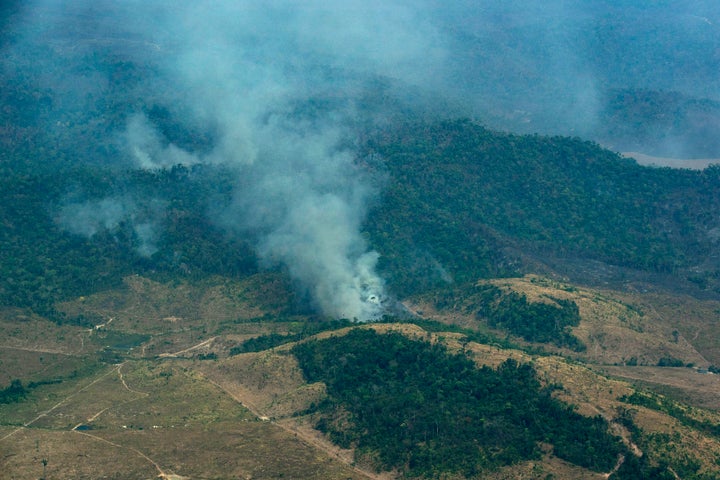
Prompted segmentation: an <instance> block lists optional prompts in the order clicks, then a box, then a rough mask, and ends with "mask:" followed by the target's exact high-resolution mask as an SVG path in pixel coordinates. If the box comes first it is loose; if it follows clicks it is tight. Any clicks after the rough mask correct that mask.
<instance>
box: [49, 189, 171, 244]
mask: <svg viewBox="0 0 720 480" xmlns="http://www.w3.org/2000/svg"><path fill="white" fill-rule="evenodd" d="M161 208H162V206H161V205H160V204H159V203H158V202H150V204H149V205H139V204H138V203H137V202H136V201H134V200H133V199H132V198H129V197H108V198H102V199H95V200H85V201H69V202H67V203H65V204H64V205H62V206H61V207H60V208H59V209H58V212H57V214H56V216H55V223H56V224H58V225H59V226H60V227H61V228H63V229H64V230H66V231H68V232H70V233H73V234H75V235H81V236H83V237H86V238H91V237H93V236H95V235H97V234H99V233H103V232H109V233H110V234H115V233H116V232H117V231H118V229H119V228H121V227H122V225H123V224H126V225H127V226H128V227H129V228H130V229H131V230H132V232H133V234H134V236H135V241H136V244H135V250H136V251H137V253H138V254H139V255H141V256H143V257H150V256H152V255H153V254H154V253H155V252H157V251H158V247H157V242H158V239H159V234H158V227H157V225H156V224H157V222H156V221H155V217H156V216H157V215H158V212H159V211H160V210H161Z"/></svg>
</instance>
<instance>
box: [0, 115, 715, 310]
mask: <svg viewBox="0 0 720 480" xmlns="http://www.w3.org/2000/svg"><path fill="white" fill-rule="evenodd" d="M365 145H366V146H365V150H364V155H363V156H361V157H360V158H362V162H363V165H364V166H365V167H364V168H366V169H368V170H370V171H373V172H375V173H374V175H376V176H378V177H382V178H384V179H385V180H384V181H383V186H382V188H381V193H380V196H379V197H378V198H377V199H376V200H375V202H374V204H373V208H372V210H371V211H370V213H369V215H368V217H367V219H366V222H365V225H364V230H365V232H366V235H367V237H368V239H369V243H370V246H371V247H372V248H374V249H376V250H377V251H378V252H379V253H380V255H381V257H380V269H381V271H382V273H383V275H384V276H385V277H386V279H387V280H388V284H389V287H390V289H391V290H392V292H394V293H395V294H398V295H406V294H409V293H419V292H421V291H425V290H427V289H430V288H435V287H439V286H444V285H447V284H449V283H464V282H470V281H475V280H477V279H478V278H488V277H496V276H504V275H515V274H518V273H526V272H531V271H532V268H533V266H532V264H528V263H527V262H525V261H524V257H528V256H530V257H534V258H540V259H542V258H543V256H545V255H550V256H552V257H554V258H559V259H560V261H561V262H562V259H563V258H573V259H576V258H580V259H586V260H593V261H600V262H605V263H607V264H611V265H618V266H623V267H628V268H633V269H637V270H640V271H646V272H650V273H663V274H670V275H676V276H677V277H678V278H682V279H687V278H690V279H691V280H692V281H694V282H695V283H696V284H697V285H698V286H700V287H701V288H703V289H705V290H706V291H714V290H716V289H717V281H718V264H717V262H718V259H717V257H716V256H715V255H714V253H713V252H714V250H715V248H716V246H717V241H718V238H720V236H719V235H718V232H720V216H719V215H718V214H717V213H718V212H719V211H720V192H719V191H718V185H720V168H717V167H711V168H708V169H706V170H703V171H690V170H671V169H662V168H648V167H641V166H639V165H637V164H636V163H634V162H633V161H632V160H628V159H623V158H621V157H620V156H618V155H617V154H615V153H612V152H610V151H607V150H604V149H602V148H600V147H599V146H598V145H596V144H594V143H591V142H587V141H582V140H579V139H575V138H566V137H544V136H536V135H512V134H506V133H499V132H494V131H492V130H488V129H487V128H485V127H483V126H481V125H479V124H477V123H475V122H472V121H469V120H457V121H446V122H440V123H429V124H428V123H422V124H406V125H404V126H402V127H398V128H397V129H395V130H389V131H387V132H385V133H383V134H382V135H380V134H375V135H372V136H368V137H367V141H366V142H365ZM9 158H10V159H9V160H8V162H7V163H5V164H4V165H3V173H4V176H3V178H2V180H1V181H2V188H1V189H0V195H1V196H2V198H1V199H0V200H1V202H0V208H2V219H3V224H4V228H3V229H2V232H0V242H1V243H2V245H1V246H2V253H1V254H0V255H2V259H3V261H2V268H3V276H2V280H0V298H2V301H3V303H5V304H11V305H18V306H31V307H35V308H39V309H40V310H43V309H44V310H45V311H48V310H50V309H51V305H52V303H53V302H54V301H57V300H59V299H62V298H68V297H69V296H72V295H83V294H87V293H89V292H92V291H97V290H98V289H103V288H108V287H110V286H112V285H117V284H118V282H119V279H120V278H121V277H122V276H123V275H127V274H131V273H148V274H154V275H171V276H172V275H180V276H192V277H196V278H197V277H201V276H203V275H210V274H228V275H240V276H242V275H245V274H248V273H252V272H255V271H257V265H256V263H257V261H256V259H255V257H254V254H253V252H252V248H251V246H250V245H251V242H250V240H251V239H250V238H238V237H237V236H233V235H230V234H228V232H227V231H224V230H223V229H222V228H221V227H220V226H219V225H218V224H217V223H215V222H213V221H211V220H210V219H209V218H208V212H209V210H210V209H211V208H213V206H215V207H216V206H217V205H222V204H223V202H228V201H229V198H230V196H229V192H230V190H231V188H232V179H231V177H230V176H229V172H227V171H224V170H223V169H222V168H220V167H215V166H195V167H190V168H186V167H180V166H178V167H175V168H172V169H168V170H160V171H155V172H151V171H136V170H129V169H125V170H123V169H118V168H110V167H102V166H95V167H92V168H91V167H85V168H77V167H74V168H69V167H68V168H64V169H61V170H60V172H61V173H62V174H61V175H58V174H56V173H54V172H52V171H50V170H45V169H42V168H41V169H38V171H37V172H35V173H30V172H27V171H24V169H22V168H19V169H17V170H15V169H14V168H13V160H12V158H11V157H9ZM368 159H369V160H368ZM105 198H126V199H131V201H132V202H133V205H134V210H135V211H136V212H137V211H139V212H141V215H146V216H147V219H146V220H147V221H149V222H150V221H151V222H154V224H156V226H157V228H156V230H157V235H156V238H155V239H154V243H155V244H154V248H155V251H153V252H152V253H151V254H150V255H147V254H146V255H140V254H139V253H138V247H139V246H140V243H141V239H139V238H138V234H137V231H136V230H134V229H133V226H132V225H131V223H132V222H136V223H137V222H138V221H139V220H143V218H137V215H138V214H137V213H136V214H135V217H134V218H129V217H128V218H125V219H124V221H122V222H119V223H117V224H112V225H108V226H106V228H100V229H98V231H97V232H94V233H93V235H92V236H91V237H89V238H86V237H85V236H82V235H78V234H76V233H72V232H68V231H67V229H64V228H63V227H62V226H61V225H59V224H58V220H57V219H58V215H59V212H60V211H61V209H62V207H63V205H64V204H65V203H67V202H70V201H73V200H74V199H82V200H83V201H101V200H102V199H105ZM157 205H161V206H162V208H157ZM138 206H139V207H140V208H137V207H138ZM691 267H692V270H691ZM579 280H581V281H582V278H580V279H579Z"/></svg>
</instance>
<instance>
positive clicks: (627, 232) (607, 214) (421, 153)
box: [367, 120, 720, 292]
mask: <svg viewBox="0 0 720 480" xmlns="http://www.w3.org/2000/svg"><path fill="white" fill-rule="evenodd" d="M368 149H369V151H370V152H372V153H373V154H375V155H377V156H379V157H380V158H382V159H383V162H382V165H383V167H384V168H386V169H387V172H388V174H389V176H390V178H392V181H391V182H389V184H388V185H387V188H386V190H385V192H384V194H383V200H382V202H380V203H379V205H378V207H377V208H376V209H375V210H374V211H373V213H372V214H371V216H370V218H369V220H368V227H367V228H368V232H369V233H370V235H371V238H372V241H373V244H374V245H375V246H376V248H378V249H379V251H380V252H382V254H383V259H382V261H383V264H382V265H383V266H384V268H386V269H387V271H388V273H389V276H390V277H391V278H392V279H393V284H394V285H396V286H398V288H400V290H401V291H403V292H412V291H418V290H422V289H424V288H427V287H428V286H430V285H440V284H443V283H447V282H448V281H450V280H453V281H456V282H464V281H470V280H473V279H476V278H478V277H480V276H492V275H495V276H497V275H505V274H514V273H517V272H518V271H519V270H520V271H522V270H525V271H527V270H528V269H529V268H531V267H528V266H527V265H524V264H523V261H522V256H523V254H530V255H531V256H533V255H534V256H535V257H539V258H542V257H543V256H545V255H550V256H553V257H558V258H584V259H588V260H595V261H600V262H605V263H608V264H612V265H618V266H623V267H629V268H633V269H638V270H642V271H647V272H659V273H671V274H680V275H683V272H685V270H686V269H687V268H688V267H690V266H694V267H697V266H700V268H699V271H700V275H701V276H702V282H703V284H704V286H707V283H710V284H712V283H713V282H714V281H715V280H716V278H717V258H716V257H715V255H714V254H713V252H714V250H715V247H716V242H717V235H716V234H717V232H718V231H719V230H718V227H719V226H720V225H719V224H718V215H717V212H718V211H720V192H719V191H718V185H720V168H717V167H710V168H708V169H706V170H703V171H690V170H671V169H667V168H648V167H642V166H639V165H638V164H636V163H635V162H634V161H633V160H630V159H625V158H622V157H620V156H619V155H618V154H616V153H613V152H610V151H608V150H605V149H603V148H601V147H600V146H598V145H597V144H595V143H592V142H588V141H584V140H581V139H577V138H568V137H545V136H538V135H514V134H507V133H499V132H494V131H491V130H489V129H487V128H485V127H483V126H482V125H480V124H477V123H475V122H472V121H469V120H457V121H447V122H442V123H434V124H432V125H426V124H422V125H413V126H409V127H406V128H402V129H399V130H397V131H395V132H393V133H389V134H386V135H383V136H380V135H378V136H376V137H375V138H373V139H372V141H370V142H369V146H368Z"/></svg>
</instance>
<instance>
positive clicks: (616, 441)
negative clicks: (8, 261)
mask: <svg viewBox="0 0 720 480" xmlns="http://www.w3.org/2000/svg"><path fill="white" fill-rule="evenodd" d="M496 282H497V285H499V286H503V285H508V286H511V287H512V288H514V289H516V290H518V291H520V290H523V291H524V292H525V293H526V295H527V297H528V299H529V300H530V301H535V300H537V298H538V297H535V296H534V295H545V294H547V292H550V291H552V293H553V295H559V292H561V291H564V292H566V293H567V294H568V298H573V299H574V300H573V301H577V302H578V304H579V305H580V306H581V315H582V318H583V320H582V321H581V322H580V325H579V326H578V327H577V328H575V329H574V330H573V333H575V334H577V335H578V336H579V337H580V338H582V339H583V340H587V338H588V337H587V336H586V334H584V333H583V331H584V330H588V329H593V328H598V327H599V325H598V323H597V320H596V319H595V318H594V317H593V315H594V314H593V313H592V312H589V311H588V307H589V305H592V302H595V307H594V308H595V309H601V310H602V311H604V312H606V313H609V312H615V313H614V314H613V320H614V321H620V322H623V321H626V320H623V315H622V313H621V312H618V309H620V310H622V309H623V308H628V307H627V306H624V305H623V304H622V300H620V299H622V298H623V297H622V294H619V293H617V292H611V291H605V292H602V293H600V292H592V291H589V290H577V291H573V289H571V288H567V287H569V286H568V285H564V286H561V287H562V288H560V289H557V287H558V285H557V284H555V283H553V282H551V281H545V280H543V279H540V278H535V279H526V280H524V281H510V283H508V281H505V280H498V281H496ZM272 284H273V279H272V278H271V277H264V278H263V277H256V278H252V279H250V280H249V281H247V282H240V283H237V282H229V281H227V280H225V281H221V280H220V279H217V280H216V281H214V282H207V283H200V284H196V283H185V282H182V283H177V282H171V283H166V284H162V283H157V282H153V281H150V280H148V279H143V278H141V277H131V278H128V279H126V281H125V285H124V287H122V288H120V289H116V290H113V291H108V292H106V293H99V294H95V295H90V296H87V297H83V298H78V299H75V300H73V301H71V302H68V303H66V304H63V305H62V306H61V307H60V308H61V309H62V310H63V311H65V312H67V313H68V314H71V313H72V314H74V315H75V314H78V315H79V314H82V315H84V316H86V317H88V318H89V317H95V318H102V319H105V320H104V322H103V324H97V325H96V326H95V327H93V328H91V329H84V328H81V327H77V326H72V325H64V326H56V325H54V324H53V323H51V322H49V321H47V320H45V319H42V318H40V317H37V316H31V317H28V316H23V315H22V312H21V311H18V310H10V309H5V310H3V313H2V319H3V329H4V331H6V332H8V335H7V337H6V340H5V342H4V344H3V346H2V349H1V351H0V354H1V355H2V357H1V358H0V360H2V365H3V372H4V375H5V377H4V378H3V384H4V385H9V384H10V377H8V376H7V375H8V373H9V372H12V374H13V375H14V376H15V378H17V380H19V385H20V388H19V396H18V397H17V398H14V399H11V397H10V389H9V388H8V389H6V390H4V391H3V395H4V396H3V403H2V404H0V412H2V418H3V419H4V420H3V424H2V425H0V432H1V434H0V445H2V448H3V450H4V451H6V452H7V454H6V456H5V457H4V459H3V465H2V466H3V469H4V471H6V472H12V473H13V474H14V475H15V476H17V477H19V478H32V477H33V476H40V475H41V474H42V475H45V476H47V477H48V478H52V477H53V476H56V477H67V476H73V477H74V478H95V477H96V476H97V475H98V474H101V473H106V474H115V475H120V476H125V477H127V476H156V475H160V476H164V477H166V478H217V477H221V478H222V477H227V476H240V477H244V478H250V477H252V478H275V477H277V476H284V477H291V478H320V477H322V478H386V479H389V478H399V477H403V478H416V477H422V478H439V477H440V476H441V475H444V473H443V472H455V475H456V477H457V478H497V479H500V478H516V477H517V476H518V475H525V476H527V478H547V476H548V475H554V476H555V477H556V478H588V479H592V478H607V474H608V473H609V474H610V478H617V479H621V478H666V477H667V478H673V477H671V476H669V475H672V472H675V474H677V475H682V478H713V477H714V476H716V475H718V473H719V472H718V471H717V463H716V461H715V459H716V457H717V451H718V448H720V445H718V438H717V431H716V430H717V428H716V425H717V424H718V421H719V420H720V418H719V417H718V416H717V413H716V412H715V410H714V409H715V408H716V407H715V406H713V407H712V408H713V409H708V408H706V407H702V406H700V405H697V406H692V407H691V406H688V405H687V404H685V403H679V402H678V401H677V400H675V399H674V398H676V397H677V398H679V397H683V398H685V397H684V396H683V394H673V392H672V391H668V392H666V393H665V395H661V394H657V393H651V392H652V391H651V390H648V387H649V384H647V383H645V384H643V386H634V385H632V384H630V383H627V382H626V381H622V380H617V379H615V380H612V379H609V378H608V377H605V376H603V375H599V374H598V373H596V372H595V371H594V367H592V364H593V363H595V361H592V360H591V358H592V354H591V352H592V351H593V350H599V349H600V348H601V347H603V346H604V345H605V344H604V343H602V342H598V341H597V340H596V342H597V343H596V344H593V345H592V348H590V349H588V358H587V360H586V361H587V362H588V363H578V362H577V361H569V360H567V359H564V358H562V357H560V356H557V355H548V354H540V355H538V354H537V353H529V352H531V351H532V348H530V349H527V347H522V348H524V349H525V351H523V350H522V349H518V348H508V346H503V347H500V346H499V345H507V344H506V343H505V342H503V341H502V340H500V339H498V338H496V337H493V335H494V334H493V333H491V332H490V331H488V330H487V329H484V328H483V327H482V325H481V324H480V323H477V322H478V319H477V317H475V316H473V315H470V316H469V317H468V319H467V321H465V322H464V323H465V326H464V327H458V325H459V324H460V323H462V321H461V318H462V315H461V314H462V311H463V309H461V311H459V312H455V313H453V312H454V311H451V310H447V309H444V310H442V311H436V312H434V313H433V312H431V311H428V312H426V315H428V317H429V318H434V319H435V320H434V321H430V320H422V319H420V318H418V319H417V320H415V321H414V322H415V324H414V323H412V322H411V323H407V322H402V323H376V324H369V325H364V326H350V327H348V326H343V325H332V324H322V323H319V321H318V320H317V319H313V318H309V317H300V316H294V317H283V316H279V315H278V313H273V310H271V309H269V308H270V307H269V306H268V305H267V304H265V303H264V295H265V293H264V292H265V291H266V289H267V288H268V287H270V286H271V285H272ZM523 285H525V286H524V287H523ZM502 288H505V287H504V286H503V287H502ZM533 289H534V290H533ZM583 298H587V300H586V302H587V301H589V302H591V303H590V304H586V303H583V300H582V299H583ZM172 299H175V300H172ZM603 305H615V306H614V307H610V306H607V307H602V308H601V306H603ZM275 312H277V310H275ZM585 318H587V321H586V320H585ZM473 321H474V322H476V323H475V325H474V326H472V322H473ZM312 325H316V326H317V328H318V329H319V330H323V329H324V330H325V331H324V332H321V333H316V332H317V331H318V330H317V329H316V330H315V332H313V331H312V329H310V330H308V326H312ZM345 325H347V324H345ZM39 331H43V332H44V334H43V335H37V332H39ZM373 331H375V332H377V333H376V334H372V332H373ZM483 332H485V333H483ZM497 333H500V332H497ZM598 337H599V335H598ZM262 338H267V339H268V341H270V342H271V346H267V345H266V346H261V347H259V348H258V346H259V345H260V343H259V342H258V341H259V340H260V339H262ZM493 338H495V339H493ZM646 338H648V339H649V338H655V339H656V340H660V339H661V334H656V333H654V331H648V332H647V334H646ZM483 339H484V340H483ZM248 342H250V343H248ZM488 342H489V343H492V344H494V345H492V344H488ZM243 345H247V347H245V348H243V349H242V350H241V349H240V348H239V347H242V346H243ZM272 345H274V346H272ZM607 345H608V346H610V342H608V344H607ZM243 350H245V353H238V352H240V351H243ZM463 352H464V353H463ZM597 361H601V360H597ZM318 362H320V363H318ZM323 362H324V363H323ZM322 365H326V366H325V367H323V366H322ZM351 366H352V369H350V367H351ZM624 368H626V370H625V372H624V373H623V372H621V371H617V370H615V371H613V372H612V374H613V375H623V376H626V377H631V376H632V374H631V372H632V371H633V369H642V368H650V367H640V366H638V367H624ZM655 368H666V369H667V367H655ZM358 369H360V370H358ZM437 369H439V370H437ZM475 369H477V370H475ZM436 370H437V371H436ZM670 370H674V369H672V368H670ZM682 370H683V371H687V372H689V373H688V374H692V375H695V376H699V374H698V373H695V372H693V371H692V369H688V368H685V367H683V368H682ZM638 371H639V370H638ZM473 372H476V373H473ZM436 373H439V374H440V376H438V377H435V375H436ZM347 375H350V376H352V378H353V379H349V377H347ZM455 375H460V376H461V377H463V378H464V380H462V381H461V380H459V379H455ZM641 375H642V376H643V377H645V378H649V376H648V375H647V374H642V373H641ZM711 377H712V378H711ZM707 378H708V379H712V380H713V381H712V382H711V383H710V384H707V385H706V386H705V387H704V388H705V389H706V390H705V395H706V397H707V398H709V397H711V396H713V393H712V392H715V398H716V393H717V391H718V388H720V385H719V384H718V383H717V382H718V381H717V379H716V378H714V376H707ZM413 379H414V380H413ZM430 379H435V380H433V381H432V382H430ZM471 379H472V381H471ZM17 380H16V382H15V384H16V385H17ZM398 381H399V382H401V383H399V384H398V383H394V382H398ZM364 382H369V383H364ZM428 382H430V383H428ZM433 382H435V383H433ZM438 382H439V383H438ZM461 384H462V385H464V386H463V387H462V388H460V387H459V386H460V385H461ZM430 385H433V386H432V388H431V390H424V389H427V388H428V387H430ZM398 386H400V388H401V390H402V393H400V392H399V391H396V390H397V388H398ZM655 388H657V385H656V386H655ZM695 388H700V387H698V386H697V385H696V386H695ZM478 389H479V390H478ZM482 391H484V392H486V393H484V394H481V393H480V392H482ZM367 395H370V396H371V399H372V401H369V400H370V398H367V400H368V401H366V400H363V398H366V397H364V396H367ZM408 395H409V396H408ZM418 395H419V396H420V397H418ZM428 395H432V396H433V398H434V400H432V401H428V398H429V397H428ZM482 395H484V396H482ZM518 395H522V396H523V400H522V401H518V399H517V396H518ZM423 397H426V398H425V401H420V404H418V405H416V406H413V405H414V404H412V403H407V402H408V401H410V400H409V399H412V398H423ZM402 399H405V400H402ZM473 399H474V400H473ZM401 400H402V401H401ZM476 401H481V402H482V408H480V409H478V408H475V407H473V406H472V405H473V403H472V402H476ZM8 402H9V403H8ZM358 402H359V403H358ZM443 402H448V403H443ZM464 402H469V403H464ZM358 407H363V408H360V409H359V408H358ZM462 408H469V409H470V410H467V411H464V413H463V412H461V411H460V410H458V411H456V410H457V409H462ZM538 409H539V410H538ZM368 415H369V416H368ZM387 415H390V417H385V416H387ZM472 415H482V416H483V417H484V418H485V420H482V421H480V420H477V421H475V420H473V421H469V420H468V418H467V417H468V416H472ZM528 415H529V416H528ZM538 415H540V416H538ZM542 415H553V416H554V417H553V418H554V420H552V421H549V420H547V421H545V420H543V421H541V420H540V419H541V418H544V417H541V416H542ZM531 419H532V421H530V420H531ZM560 419H564V420H562V421H561V420H560ZM360 422H363V423H360ZM386 422H388V423H386ZM403 422H405V423H403ZM458 422H459V423H458ZM563 422H568V423H567V424H565V423H563ZM395 423H398V424H400V423H403V425H405V427H404V428H400V429H399V430H398V429H397V428H395V427H392V425H395ZM456 423H457V424H456ZM523 424H524V425H525V427H524V428H525V430H523V429H522V428H518V426H519V425H523ZM551 424H554V425H556V426H555V427H553V428H549V425H551ZM562 425H566V426H567V427H569V428H571V431H565V430H563V428H565V427H563V426H562ZM410 427H411V428H412V430H406V429H407V428H410ZM356 428H361V429H364V431H366V435H363V436H361V437H358V436H357V430H356ZM477 428H480V429H481V430H482V432H479V431H475V430H476V429H477ZM316 429H319V430H320V431H322V432H325V433H324V434H323V433H320V432H319V431H318V430H316ZM385 429H387V431H386V430H385ZM393 432H394V433H393ZM413 432H414V433H413ZM423 432H424V433H423ZM436 432H440V433H441V434H440V435H439V436H436ZM451 432H453V435H450V433H451ZM395 434H402V438H398V439H394V437H393V435H395ZM418 435H419V437H418ZM477 435H480V437H479V438H482V439H483V442H482V444H477V443H473V441H472V438H478V437H477ZM584 435H585V436H584ZM423 436H424V437H423ZM463 436H466V437H464V438H465V439H464V440H463ZM510 437H512V438H513V439H514V440H512V442H510V441H509V438H510ZM516 437H517V438H516ZM361 438H362V439H363V440H362V441H360V440H359V439H361ZM423 438H425V440H423ZM670 439H671V440H672V441H668V440H670ZM468 440H470V443H468ZM508 442H509V443H508ZM565 442H570V443H565ZM571 444H572V445H574V446H573V447H572V448H570V449H568V448H567V447H568V446H569V445H571ZM510 445H513V446H514V447H513V448H509V446H510ZM520 445H522V448H520V447H519V446H520ZM388 446H395V447H393V448H390V449H388ZM478 448H479V449H480V450H479V451H485V452H486V455H485V456H482V455H481V456H474V454H473V453H472V452H475V451H476V450H475V449H478ZM448 449H450V450H448ZM587 449H591V450H592V452H593V453H592V454H591V453H590V450H587ZM601 450H602V451H605V452H606V453H603V454H601V453H600V452H601ZM195 451H198V452H202V454H197V455H188V452H195ZM278 451H282V452H283V454H282V455H278V454H277V452H278ZM449 451H452V452H453V453H452V455H451V456H450V457H449V456H448V454H447V452H449ZM443 452H446V453H443ZM468 454H469V455H470V457H465V458H464V457H463V456H464V455H468ZM397 455H400V457H401V458H404V459H405V460H404V461H402V462H400V463H396V462H397V461H396V460H394V459H396V458H399V457H397ZM437 455H441V456H442V457H443V458H445V459H446V461H445V462H444V463H443V462H438V461H435V460H432V459H433V458H436V457H435V456H437ZM451 457H452V458H453V459H454V460H450V458H451ZM456 457H457V458H456ZM463 458H464V459H463ZM473 459H474V460H473ZM43 460H45V461H46V465H43ZM408 460H409V461H410V463H407V461H408ZM428 462H429V463H428ZM429 465H430V466H431V467H429ZM43 470H45V471H44V473H43ZM383 472H384V473H383Z"/></svg>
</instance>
